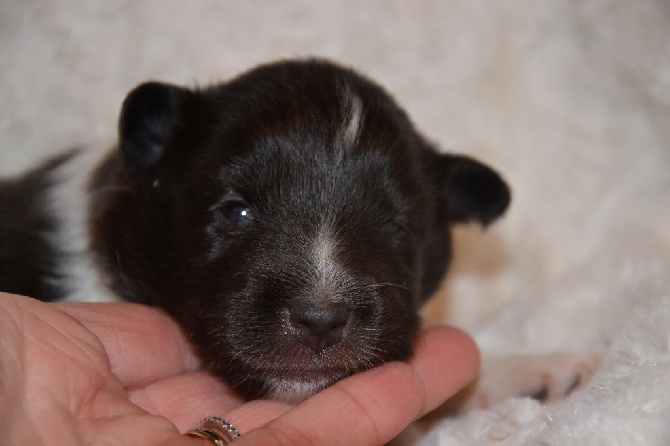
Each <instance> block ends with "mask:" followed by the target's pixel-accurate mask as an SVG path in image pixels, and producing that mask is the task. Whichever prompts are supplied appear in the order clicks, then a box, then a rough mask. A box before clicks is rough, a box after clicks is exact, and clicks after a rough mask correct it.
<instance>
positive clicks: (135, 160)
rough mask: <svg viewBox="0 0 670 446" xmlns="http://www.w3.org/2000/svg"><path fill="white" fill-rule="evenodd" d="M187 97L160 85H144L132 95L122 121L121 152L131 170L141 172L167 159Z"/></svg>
mask: <svg viewBox="0 0 670 446" xmlns="http://www.w3.org/2000/svg"><path fill="white" fill-rule="evenodd" d="M186 93H187V90H185V89H182V88H180V87H176V86H174V85H169V84H163V83H159V82H146V83H143V84H141V85H139V86H138V87H136V88H135V89H134V90H132V91H131V92H130V93H128V96H126V99H125V100H124V101H123V106H122V108H121V117H120V119H119V148H120V150H121V155H122V158H123V161H124V163H125V164H126V166H127V167H129V168H130V169H131V170H133V171H136V172H137V171H140V170H143V169H147V168H150V167H153V166H155V165H156V164H157V163H158V162H159V161H160V160H161V159H162V158H163V156H164V155H165V152H166V147H167V144H168V142H169V139H170V136H171V135H172V133H173V131H174V127H175V125H176V122H177V119H178V116H177V115H178V113H177V112H178V110H177V109H178V105H179V102H180V99H181V98H182V97H183V96H184V95H186Z"/></svg>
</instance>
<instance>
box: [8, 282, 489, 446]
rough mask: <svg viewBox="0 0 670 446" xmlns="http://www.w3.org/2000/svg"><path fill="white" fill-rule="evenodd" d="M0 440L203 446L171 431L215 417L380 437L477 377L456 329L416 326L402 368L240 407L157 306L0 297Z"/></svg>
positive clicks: (275, 440)
mask: <svg viewBox="0 0 670 446" xmlns="http://www.w3.org/2000/svg"><path fill="white" fill-rule="evenodd" d="M0 339H1V340H2V342H1V343H0V444H35V445H38V444H69V445H77V444H96V445H130V444H147V445H158V444H161V445H164V444H168V445H184V446H187V445H193V446H195V445H198V444H200V445H204V444H207V442H203V441H201V440H198V439H193V438H189V437H185V436H184V435H183V434H182V433H183V432H186V431H188V430H189V429H191V428H193V427H195V426H197V425H198V423H199V421H200V420H201V419H203V418H204V417H206V416H211V415H221V416H223V417H225V418H226V419H227V420H229V421H230V422H231V423H232V424H233V425H234V426H236V427H237V428H238V429H239V431H240V432H241V433H242V436H241V437H240V438H239V439H238V440H236V441H235V444H236V445H240V446H243V445H247V444H248V445H258V444H264V445H311V444H314V445H316V444H319V445H331V444H358V445H377V444H383V443H385V442H387V441H389V440H390V439H392V438H393V437H394V436H395V435H397V434H398V433H399V432H400V431H401V430H402V429H403V428H404V427H405V426H406V425H407V424H409V423H410V422H412V421H413V420H416V419H417V418H419V417H420V416H422V415H424V414H426V413H427V412H429V411H430V410H432V409H434V408H436V407H437V406H439V405H440V404H441V403H442V402H444V401H445V400H446V399H447V398H449V397H450V396H452V395H453V394H454V393H456V392H457V391H458V390H460V389H462V388H463V387H464V386H465V385H467V384H468V383H469V382H470V381H471V380H472V379H473V378H474V376H475V374H476V373H477V370H478V367H479V354H478V351H477V348H476V346H475V345H474V343H473V341H472V340H471V339H470V338H469V337H468V336H467V335H466V334H464V333H463V332H461V331H459V330H456V329H454V328H449V327H443V326H432V327H426V328H424V329H423V330H422V334H421V338H420V341H419V344H418V348H417V351H416V353H415V355H414V357H413V359H412V360H411V361H409V362H408V363H401V362H392V363H387V364H385V365H383V366H380V367H377V368H375V369H373V370H370V371H367V372H364V373H360V374H358V375H355V376H352V377H349V378H347V379H345V380H342V381H340V382H338V383H336V384H335V385H333V386H331V387H329V388H328V389H326V390H324V391H322V392H320V393H318V394H317V395H315V396H313V397H312V398H309V399H308V400H306V401H304V402H303V403H302V404H300V405H298V406H290V405H287V404H284V403H279V402H274V401H263V400H257V401H251V402H245V401H243V400H242V399H241V398H240V397H238V396H236V395H235V394H234V393H233V392H232V391H231V390H230V389H229V388H227V387H226V386H225V384H223V383H222V382H221V381H220V380H219V379H217V378H215V377H214V376H212V375H210V374H208V373H207V372H205V371H202V370H200V368H199V363H198V360H197V358H196V357H195V355H194V354H193V352H192V350H191V348H190V347H189V344H188V342H187V339H186V338H185V337H184V336H183V334H182V333H181V331H180V329H179V327H178V326H177V325H176V323H175V322H173V321H172V320H171V319H170V318H169V317H168V316H167V315H165V313H163V312H162V311H160V310H158V309H155V308H151V307H146V306H141V305H137V304H130V303H110V304H90V303H89V304H85V303H76V304H73V303H59V304H53V303H43V302H39V301H37V300H34V299H30V298H26V297H21V296H15V295H9V294H3V293H0Z"/></svg>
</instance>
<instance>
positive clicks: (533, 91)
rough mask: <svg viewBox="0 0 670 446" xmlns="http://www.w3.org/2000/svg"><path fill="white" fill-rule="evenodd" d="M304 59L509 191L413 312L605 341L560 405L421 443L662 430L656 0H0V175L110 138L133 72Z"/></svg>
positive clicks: (661, 103) (662, 113) (566, 346)
mask: <svg viewBox="0 0 670 446" xmlns="http://www.w3.org/2000/svg"><path fill="white" fill-rule="evenodd" d="M304 55H319V56H327V57H330V58H333V59H336V60H338V61H340V62H343V63H345V64H350V65H353V66H354V67H356V68H359V69H360V70H361V71H363V72H364V73H366V74H368V75H370V76H372V77H373V78H375V79H377V80H378V81H379V82H380V83H382V84H383V85H385V86H386V87H387V88H388V89H389V90H390V91H391V92H392V93H393V94H395V95H396V97H397V99H398V100H399V102H400V103H401V104H403V105H404V106H405V107H406V108H407V110H408V111H409V113H410V114H411V115H412V116H413V118H414V120H415V122H416V124H417V126H418V127H419V128H420V129H422V130H423V131H424V132H425V133H426V134H427V135H428V136H429V137H430V138H431V139H432V140H434V141H436V142H437V143H439V144H440V146H441V147H442V148H443V149H445V150H447V149H448V150H454V151H459V152H463V153H467V154H470V155H473V156H476V157H479V158H481V159H484V160H486V161H487V162H489V163H490V164H492V165H494V166H496V167H497V168H498V169H499V170H500V171H501V172H503V173H504V175H505V177H506V178H507V179H508V181H509V183H510V184H511V186H512V188H513V190H514V201H513V205H512V207H511V209H510V211H509V213H508V215H507V216H506V218H505V219H504V220H503V221H502V222H501V223H500V224H498V225H496V226H495V227H494V228H492V230H490V231H487V232H485V233H482V232H481V231H480V230H479V229H477V228H465V229H462V230H460V231H459V232H458V234H457V244H456V248H457V254H456V255H457V261H456V264H455V265H454V269H453V271H452V274H451V277H450V281H449V283H448V285H446V286H445V287H444V288H443V290H442V291H441V292H440V295H439V296H438V297H437V298H436V301H435V302H433V303H432V304H431V306H430V308H429V311H428V312H429V313H430V314H431V315H432V316H433V317H439V318H442V319H443V320H445V321H450V322H453V323H457V324H459V325H461V326H464V327H466V328H467V329H469V330H470V332H471V333H473V334H474V335H475V336H476V337H477V339H478V340H479V341H480V343H481V345H482V348H483V349H484V350H489V351H496V352H502V353H505V352H513V353H530V352H551V351H560V350H580V351H587V352H596V353H599V354H601V355H602V356H603V358H604V364H603V366H602V368H601V369H600V370H599V372H598V373H597V374H596V375H595V377H594V379H593V380H592V381H591V383H590V384H589V386H588V387H587V388H586V389H584V390H583V391H581V392H579V393H576V394H574V395H573V396H572V397H570V398H569V399H568V400H567V401H565V402H563V403H559V404H555V405H552V406H549V407H542V406H540V405H538V404H536V403H534V402H532V401H526V400H515V401H510V402H508V403H504V404H503V405H500V406H497V407H494V408H492V409H491V410H488V411H483V412H476V413H472V414H470V415H468V416H466V417H464V418H459V419H449V420H445V421H444V422H443V423H442V424H439V425H437V426H435V427H433V428H432V430H430V431H429V432H428V433H427V434H426V435H425V436H424V437H423V440H422V441H424V442H425V444H464V445H470V444H552V445H573V444H604V445H609V444H621V445H631V444H659V445H662V444H670V427H669V426H670V423H669V422H668V420H669V419H670V351H669V349H670V335H669V334H668V327H669V326H670V277H669V276H670V3H668V1H667V0H639V1H631V0H619V1H616V0H567V1H560V0H555V1H554V0H546V1H512V0H501V1H495V2H490V1H481V0H448V1H445V0H442V1H439V0H434V1H431V0H414V1H399V0H398V1H387V0H376V1H355V0H339V1H307V0H303V1H300V0H290V1H283V2H278V1H270V0H253V1H245V2H233V1H223V0H207V1H205V0H201V1H190V2H186V1H180V0H154V1H137V0H135V1H131V0H107V1H104V2H102V1H101V2H90V1H84V0H67V1H65V0H42V1H37V0H0V173H2V174H10V173H15V172H18V171H20V170H22V169H25V168H26V167H28V166H30V165H32V164H34V163H35V162H36V161H37V160H39V159H41V158H42V157H44V156H45V155H47V154H49V153H55V152H57V151H59V150H61V149H63V148H67V147H71V146H75V145H86V144H91V143H99V142H101V141H103V142H106V143H108V144H109V145H110V146H111V145H112V144H113V142H114V137H115V126H116V114H117V112H118V107H119V104H120V101H121V100H122V98H123V96H124V94H125V93H126V92H127V91H128V90H129V89H130V88H132V87H133V86H134V85H135V84H137V83H139V82H141V81H143V80H147V79H149V78H153V79H161V80H165V81H172V82H178V83H185V84H190V85H194V84H205V83H209V82H213V81H217V80H224V79H226V78H228V77H230V76H232V75H234V74H236V73H238V72H239V71H241V70H244V69H246V68H249V67H250V66H252V65H254V64H256V63H258V62H263V61H268V60H273V59H277V58H281V57H293V56H304ZM408 437H409V436H408Z"/></svg>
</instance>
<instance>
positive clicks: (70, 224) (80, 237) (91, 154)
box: [46, 148, 119, 302]
mask: <svg viewBox="0 0 670 446" xmlns="http://www.w3.org/2000/svg"><path fill="white" fill-rule="evenodd" d="M105 155H106V151H105V150H100V149H97V148H85V149H82V150H80V151H78V152H77V153H75V154H74V155H73V156H72V158H71V159H69V160H68V161H67V162H65V163H64V164H62V165H61V166H59V167H58V168H57V169H56V170H55V171H54V172H53V180H54V185H53V186H52V187H51V188H50V190H49V191H48V193H47V204H48V206H49V207H50V209H49V211H50V214H51V215H53V216H54V219H55V220H56V224H57V228H58V229H57V230H56V231H55V232H53V233H51V234H47V236H46V237H47V240H49V242H50V243H53V244H54V246H57V247H59V248H61V249H62V250H63V251H65V252H66V253H67V256H68V257H67V258H66V259H65V260H64V261H63V262H62V263H61V264H60V265H59V267H58V275H59V278H58V279H56V280H58V284H57V285H58V286H60V287H62V288H63V289H65V290H66V291H67V295H66V297H65V299H64V300H67V301H87V302H109V301H118V300H119V298H118V296H116V295H115V294H114V293H113V292H112V291H111V290H110V289H109V288H108V287H107V286H105V284H104V281H103V278H102V276H101V274H100V271H99V270H98V268H96V266H95V262H94V260H93V258H92V255H91V253H90V250H89V243H90V239H91V237H90V230H89V217H90V215H89V211H88V209H89V201H90V195H89V193H88V182H89V181H90V178H91V172H92V171H93V170H94V169H95V167H96V166H97V165H98V164H99V163H100V162H101V160H102V158H103V157H104V156H105Z"/></svg>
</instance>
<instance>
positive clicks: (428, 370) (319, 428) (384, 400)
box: [225, 327, 479, 446]
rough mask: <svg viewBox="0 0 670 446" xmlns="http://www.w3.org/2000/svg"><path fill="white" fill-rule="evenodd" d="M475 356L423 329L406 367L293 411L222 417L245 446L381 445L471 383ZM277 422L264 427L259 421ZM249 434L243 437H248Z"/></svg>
mask: <svg viewBox="0 0 670 446" xmlns="http://www.w3.org/2000/svg"><path fill="white" fill-rule="evenodd" d="M478 366H479V354H478V352H477V349H476V346H475V345H474V343H473V341H472V340H471V339H470V338H469V337H467V335H465V334H464V333H463V332H461V331H459V330H456V329H452V328H446V327H435V328H431V329H429V330H427V331H426V332H424V334H423V335H422V337H421V340H420V342H419V345H418V348H417V353H416V355H415V357H414V359H413V360H412V361H410V363H401V362H393V363H389V364H386V365H383V366H381V367H378V368H376V369H373V370H370V371H367V372H364V373H360V374H358V375H355V376H352V377H350V378H347V379H345V380H343V381H340V382H338V383H336V384H335V385H333V386H331V387H329V388H327V389H326V390H324V391H322V392H320V393H319V394H317V395H315V396H314V397H312V398H310V399H308V400H306V401H305V402H304V403H302V404H301V405H299V406H298V407H296V408H295V409H294V410H290V411H287V408H286V407H283V408H282V407H279V408H278V407H268V406H267V405H266V404H267V403H268V402H262V401H257V402H255V407H253V410H255V411H257V414H258V413H261V412H260V411H261V410H265V412H262V416H261V415H258V416H253V414H252V413H251V412H250V410H251V407H250V406H247V405H245V406H240V407H239V408H237V409H234V410H233V411H231V412H230V413H227V414H225V418H226V419H228V420H229V421H230V422H231V423H233V425H235V426H236V427H238V429H239V430H240V431H241V432H243V435H242V437H241V439H240V440H238V441H239V444H240V446H242V445H243V444H250V445H255V444H273V445H274V444H278V445H296V444H327V445H329V444H357V445H368V444H369V445H377V444H383V443H385V442H387V441H389V440H391V439H392V438H393V437H395V436H396V435H397V434H398V433H399V432H400V431H401V430H402V429H403V428H404V427H405V426H406V425H407V424H409V423H410V422H412V421H413V420H415V419H417V418H418V417H420V416H421V415H424V414H425V413H427V412H428V411H430V410H431V409H433V408H435V407H436V406H437V405H439V404H440V403H442V402H443V401H445V400H446V399H447V398H448V397H450V396H452V395H453V394H454V393H456V392H457V391H458V390H460V389H462V388H463V387H464V386H465V385H467V384H468V382H469V381H471V380H472V378H473V377H474V376H475V374H476V372H477V369H478ZM275 416H276V417H277V418H276V419H275V420H274V421H271V422H269V423H268V424H267V425H266V426H264V427H260V428H258V429H255V430H254V428H255V427H258V426H263V424H264V423H263V421H264V420H263V419H262V418H263V417H269V418H268V419H266V420H265V421H269V420H271V419H272V418H271V417H275ZM245 432H246V433H245Z"/></svg>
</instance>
